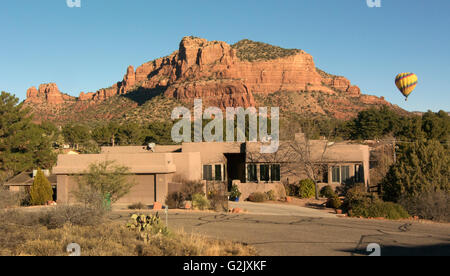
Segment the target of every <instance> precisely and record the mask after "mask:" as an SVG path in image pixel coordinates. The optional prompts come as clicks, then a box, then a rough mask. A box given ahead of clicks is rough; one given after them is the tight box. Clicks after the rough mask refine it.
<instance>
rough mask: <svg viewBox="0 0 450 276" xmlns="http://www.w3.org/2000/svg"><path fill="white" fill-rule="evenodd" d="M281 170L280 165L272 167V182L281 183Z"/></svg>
mask: <svg viewBox="0 0 450 276" xmlns="http://www.w3.org/2000/svg"><path fill="white" fill-rule="evenodd" d="M280 168H281V166H280V165H279V164H273V165H272V166H270V180H271V181H273V182H279V181H280V180H281V175H280Z"/></svg>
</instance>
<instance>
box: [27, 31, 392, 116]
mask: <svg viewBox="0 0 450 276" xmlns="http://www.w3.org/2000/svg"><path fill="white" fill-rule="evenodd" d="M244 42H245V43H241V42H239V43H237V44H235V45H233V46H231V45H229V44H227V43H225V42H220V41H207V40H206V39H201V38H195V37H185V38H183V40H182V41H181V43H180V45H179V50H178V51H175V52H174V53H172V54H171V55H170V56H167V57H164V58H159V59H157V60H154V61H151V62H148V63H145V64H143V65H141V66H139V67H138V68H136V70H135V69H134V67H133V66H129V67H128V69H127V72H126V74H125V76H124V78H123V80H122V81H121V82H118V83H116V84H114V85H112V86H111V87H109V88H106V89H100V90H99V91H97V92H91V93H84V92H81V93H80V95H79V97H78V98H73V97H70V96H67V95H65V94H62V93H61V92H60V91H59V90H58V88H57V86H56V84H44V85H41V86H40V87H39V90H37V89H36V88H35V87H32V88H30V89H29V90H28V91H27V99H26V103H27V104H30V105H32V104H43V105H63V104H64V103H65V102H66V101H74V100H76V101H77V102H80V103H83V106H84V105H86V103H88V105H95V104H97V103H99V102H102V101H105V100H107V99H109V98H111V97H114V96H117V95H125V94H129V93H131V92H136V91H139V92H136V93H148V94H151V93H163V94H164V96H165V97H168V98H173V99H177V100H179V101H182V102H189V103H192V102H193V99H194V98H202V99H203V102H204V103H205V104H206V105H210V106H218V107H221V108H225V107H229V106H233V107H237V106H242V107H249V106H256V105H258V103H257V102H256V101H255V95H268V94H271V93H274V92H277V91H278V92H280V93H283V91H309V92H321V93H325V94H328V95H336V94H342V95H344V96H345V97H355V98H357V97H361V91H360V89H359V88H358V87H357V86H354V85H352V84H351V83H350V81H349V80H348V79H346V78H344V77H338V76H333V75H330V74H327V73H325V72H323V71H321V70H318V69H316V66H315V64H314V60H313V57H312V56H311V55H309V54H307V53H306V52H304V51H302V50H284V49H282V50H280V49H281V48H278V47H274V46H270V45H268V44H262V43H259V44H258V43H254V42H251V41H248V40H245V41H244ZM243 45H245V47H244V46H243ZM261 45H262V46H261ZM271 47H272V48H271ZM249 49H250V50H249ZM261 49H262V50H261ZM272 50H273V52H275V53H278V52H280V53H281V54H279V55H273V54H271V53H272V52H271V51H272ZM246 51H247V52H246ZM249 51H254V53H250V55H249ZM246 56H252V58H251V59H246V58H245V57H246ZM377 99H378V98H377ZM364 100H366V101H372V102H374V101H375V102H377V103H379V102H385V101H384V100H380V101H378V100H376V99H370V100H369V99H367V98H365V99H364ZM385 103H386V104H387V102H385Z"/></svg>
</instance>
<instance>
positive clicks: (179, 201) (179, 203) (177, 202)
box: [166, 192, 186, 209]
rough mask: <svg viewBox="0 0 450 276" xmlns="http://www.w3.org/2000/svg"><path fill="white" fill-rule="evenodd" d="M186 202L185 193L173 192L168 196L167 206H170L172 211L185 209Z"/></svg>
mask: <svg viewBox="0 0 450 276" xmlns="http://www.w3.org/2000/svg"><path fill="white" fill-rule="evenodd" d="M185 201H186V197H185V195H184V194H183V193H181V192H173V193H170V194H169V195H167V199H166V205H167V206H169V208H170V209H180V208H183V207H184V206H183V205H184V203H185Z"/></svg>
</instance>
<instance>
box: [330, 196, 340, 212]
mask: <svg viewBox="0 0 450 276" xmlns="http://www.w3.org/2000/svg"><path fill="white" fill-rule="evenodd" d="M341 206H342V202H341V199H340V198H339V196H337V195H336V194H334V195H332V196H330V197H329V198H328V200H327V207H328V208H333V209H335V210H337V209H339V208H341Z"/></svg>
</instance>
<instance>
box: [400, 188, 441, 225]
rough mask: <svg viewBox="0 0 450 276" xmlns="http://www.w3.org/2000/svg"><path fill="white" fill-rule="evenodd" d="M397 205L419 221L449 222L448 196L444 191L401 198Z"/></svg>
mask: <svg viewBox="0 0 450 276" xmlns="http://www.w3.org/2000/svg"><path fill="white" fill-rule="evenodd" d="M399 204H400V205H402V206H403V207H404V208H405V209H406V210H407V211H408V212H409V213H410V214H411V215H413V216H418V217H419V218H421V219H428V220H433V221H438V222H450V195H449V193H446V192H444V191H439V190H438V191H434V192H427V193H425V194H422V195H421V196H419V197H408V196H403V197H402V198H401V199H400V201H399Z"/></svg>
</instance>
